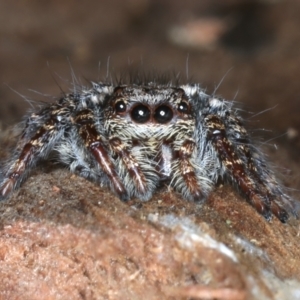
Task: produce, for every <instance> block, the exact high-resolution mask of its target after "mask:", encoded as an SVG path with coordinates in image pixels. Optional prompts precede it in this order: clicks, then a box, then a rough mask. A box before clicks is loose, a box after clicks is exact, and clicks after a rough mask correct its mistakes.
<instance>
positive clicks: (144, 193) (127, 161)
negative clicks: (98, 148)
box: [109, 136, 156, 200]
mask: <svg viewBox="0 0 300 300" xmlns="http://www.w3.org/2000/svg"><path fill="white" fill-rule="evenodd" d="M109 144H110V146H111V148H112V150H113V151H114V152H115V153H116V154H117V155H118V156H119V157H120V158H121V160H122V162H123V164H124V167H125V169H124V170H123V171H124V174H123V176H122V177H123V178H124V182H125V183H126V185H130V183H131V180H126V179H125V178H126V174H125V173H126V172H128V175H129V177H130V178H131V179H132V180H133V185H132V184H131V185H132V188H130V190H134V191H136V192H135V196H137V197H140V198H141V199H144V200H148V199H149V198H150V197H151V195H152V192H151V190H153V189H154V188H155V185H154V186H153V183H154V182H155V181H156V180H155V178H154V176H153V174H152V175H150V173H151V166H149V162H148V166H147V165H146V163H145V162H144V166H143V165H142V164H143V163H142V162H143V159H144V158H143V157H140V159H139V162H138V161H137V160H136V158H135V157H134V156H133V155H132V154H131V153H130V152H129V150H128V148H127V147H126V145H125V144H124V143H123V142H122V141H121V139H120V138H118V137H116V136H115V137H112V138H111V139H110V140H109ZM142 167H143V168H142ZM147 170H148V171H150V172H148V173H149V175H150V178H148V179H149V180H147V178H146V177H145V174H144V173H143V171H147ZM148 177H149V176H148Z"/></svg>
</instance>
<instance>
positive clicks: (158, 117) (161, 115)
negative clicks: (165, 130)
mask: <svg viewBox="0 0 300 300" xmlns="http://www.w3.org/2000/svg"><path fill="white" fill-rule="evenodd" d="M172 118H173V111H172V109H171V108H170V107H169V106H167V105H161V106H159V107H157V108H156V110H155V112H154V119H155V121H156V122H157V123H160V124H165V123H168V122H169V121H171V120H172Z"/></svg>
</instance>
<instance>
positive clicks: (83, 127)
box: [74, 109, 129, 201]
mask: <svg viewBox="0 0 300 300" xmlns="http://www.w3.org/2000/svg"><path fill="white" fill-rule="evenodd" d="M74 123H75V124H77V125H78V132H79V135H80V136H81V138H82V140H83V141H84V143H85V146H86V148H87V149H88V150H89V151H90V152H91V153H92V155H93V156H94V157H95V159H96V161H97V162H98V164H99V165H100V166H101V168H102V170H103V172H104V173H105V174H106V176H107V177H108V178H109V180H110V182H111V183H112V187H113V189H114V190H115V192H116V194H117V195H118V196H119V198H120V199H121V200H123V201H126V200H128V199H129V196H128V193H127V191H126V189H125V187H124V185H123V183H122V182H121V180H120V177H119V175H118V173H117V171H116V168H115V166H114V164H113V163H112V161H111V159H110V157H109V154H108V152H107V150H106V147H105V144H104V142H103V138H101V136H100V135H99V133H98V131H97V129H96V125H95V118H94V114H93V112H92V111H90V110H88V109H86V110H82V111H81V112H80V113H78V114H77V115H76V117H75V118H74Z"/></svg>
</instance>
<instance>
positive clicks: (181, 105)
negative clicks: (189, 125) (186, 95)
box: [177, 102, 189, 114]
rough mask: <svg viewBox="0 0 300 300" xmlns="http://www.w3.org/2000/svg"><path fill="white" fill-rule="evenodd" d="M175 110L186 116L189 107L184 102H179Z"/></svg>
mask: <svg viewBox="0 0 300 300" xmlns="http://www.w3.org/2000/svg"><path fill="white" fill-rule="evenodd" d="M177 110H178V111H179V112H181V113H183V114H187V113H188V112H189V106H188V104H187V103H186V102H180V103H179V104H178V107H177Z"/></svg>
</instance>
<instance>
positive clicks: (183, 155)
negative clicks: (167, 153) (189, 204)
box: [171, 140, 204, 201]
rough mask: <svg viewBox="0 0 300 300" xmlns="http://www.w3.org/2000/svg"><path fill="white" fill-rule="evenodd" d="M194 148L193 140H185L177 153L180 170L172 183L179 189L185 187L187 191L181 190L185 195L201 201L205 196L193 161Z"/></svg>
mask: <svg viewBox="0 0 300 300" xmlns="http://www.w3.org/2000/svg"><path fill="white" fill-rule="evenodd" d="M194 149H195V143H194V142H193V141H191V140H185V141H184V142H183V143H182V145H181V147H180V149H179V150H178V153H176V154H177V156H178V164H179V168H178V169H179V170H180V171H179V172H175V174H174V175H173V178H174V179H173V181H172V182H171V184H172V186H174V187H175V189H177V190H181V189H185V191H181V193H182V194H183V195H184V196H186V197H188V198H190V199H193V200H194V201H201V200H203V198H204V194H203V192H202V190H201V188H200V186H199V184H198V180H197V176H196V173H195V168H194V166H193V165H192V163H191V158H192V154H193V152H194ZM176 169H177V168H176ZM182 181H183V182H182ZM182 183H184V184H182Z"/></svg>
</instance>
